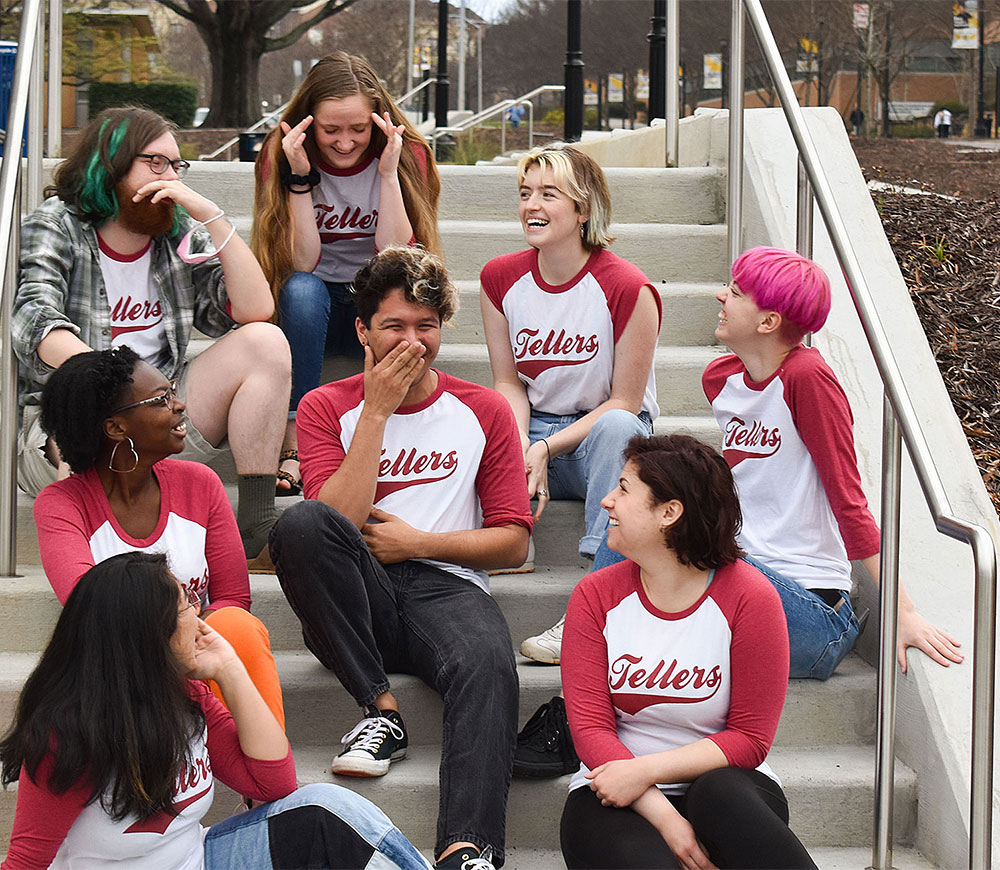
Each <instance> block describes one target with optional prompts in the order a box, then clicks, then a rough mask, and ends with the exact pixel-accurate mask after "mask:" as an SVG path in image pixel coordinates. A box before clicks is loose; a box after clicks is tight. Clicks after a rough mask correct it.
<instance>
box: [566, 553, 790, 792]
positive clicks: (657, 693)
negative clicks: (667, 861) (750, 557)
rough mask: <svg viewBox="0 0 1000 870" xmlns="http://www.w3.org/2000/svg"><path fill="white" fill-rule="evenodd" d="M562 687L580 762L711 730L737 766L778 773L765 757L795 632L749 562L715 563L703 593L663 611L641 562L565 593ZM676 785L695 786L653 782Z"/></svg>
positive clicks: (594, 762) (648, 749)
mask: <svg viewBox="0 0 1000 870" xmlns="http://www.w3.org/2000/svg"><path fill="white" fill-rule="evenodd" d="M562 644H563V645H562V652H563V655H562V684H563V692H564V694H565V697H566V710H567V714H568V716H569V724H570V730H571V732H572V735H573V744H574V746H575V747H576V751H577V754H578V755H579V756H580V759H581V762H582V763H581V765H580V770H579V771H578V772H577V773H576V774H575V775H574V777H573V779H572V780H571V782H570V786H569V787H570V790H571V791H572V790H573V789H575V788H580V787H581V786H584V785H588V784H589V780H588V779H586V777H585V774H587V773H589V772H590V771H591V770H593V769H594V768H596V767H598V766H599V765H601V764H604V763H605V762H608V761H613V760H616V759H623V758H634V757H637V756H640V755H650V754H652V753H656V752H665V751H667V750H669V749H677V748H679V747H682V746H687V745H689V744H691V743H695V742H696V741H698V740H702V739H705V738H707V739H708V740H711V741H713V742H714V743H715V744H716V745H717V746H718V747H719V749H721V750H722V752H723V753H724V754H725V756H726V759H727V760H728V761H729V764H730V766H731V767H743V768H747V769H757V770H759V771H760V772H761V773H764V774H766V775H767V776H770V777H771V778H772V779H774V780H775V781H776V782H777V781H778V778H777V776H775V774H774V773H773V772H772V771H771V769H770V768H769V767H768V766H767V763H766V761H765V758H766V757H767V753H768V750H769V749H770V748H771V742H772V741H773V740H774V733H775V731H776V730H777V728H778V719H779V718H780V716H781V708H782V706H783V705H784V703H785V693H786V691H787V690H788V629H787V627H786V625H785V612H784V610H782V607H781V599H780V598H779V597H778V593H777V591H776V590H775V589H774V587H773V586H772V585H771V584H770V583H769V582H768V581H767V579H766V578H765V577H764V576H763V575H762V574H761V573H760V571H758V570H757V569H756V568H754V567H753V566H752V565H750V564H748V563H747V562H744V561H738V562H734V563H732V564H730V565H725V566H723V567H722V568H718V569H717V570H715V571H713V572H712V574H711V576H710V579H709V583H708V586H707V587H706V589H705V591H704V593H703V594H702V595H701V597H700V598H699V599H698V600H697V601H696V602H694V604H692V605H691V606H690V607H688V608H687V609H686V610H683V611H681V612H679V613H666V612H664V611H662V610H659V609H657V608H656V607H655V606H654V605H653V604H652V602H650V600H649V598H648V596H647V595H646V592H645V590H644V589H643V585H642V580H641V579H640V571H639V566H638V565H636V564H635V563H634V562H631V561H628V560H626V561H624V562H619V563H617V564H615V565H611V566H609V567H607V568H604V569H602V570H600V571H595V572H594V573H593V574H589V575H587V576H586V577H584V578H583V580H581V581H580V583H579V584H578V585H577V587H576V589H574V590H573V594H572V595H571V596H570V599H569V607H568V608H567V611H566V626H565V629H564V630H563V640H562ZM657 786H658V787H659V788H661V789H663V790H664V791H665V792H667V793H668V794H681V793H683V792H685V791H686V790H687V787H688V783H682V782H673V783H658V784H657Z"/></svg>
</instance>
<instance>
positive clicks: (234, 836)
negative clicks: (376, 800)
mask: <svg viewBox="0 0 1000 870" xmlns="http://www.w3.org/2000/svg"><path fill="white" fill-rule="evenodd" d="M251 867H252V868H267V867H274V868H286V867H287V868H292V867H372V868H376V867H377V868H379V870H383V868H389V867H396V868H400V870H427V862H426V861H425V860H424V858H423V856H422V855H421V854H420V853H419V852H418V851H417V849H416V847H414V845H413V844H412V843H411V842H410V841H409V840H407V839H406V837H404V836H403V835H402V834H401V833H400V832H399V829H398V828H397V827H396V826H395V825H393V823H392V822H391V821H389V818H388V817H387V816H386V814H385V813H383V812H382V810H380V809H379V808H378V807H377V806H375V804H373V803H372V802H371V801H369V800H368V799H367V798H363V797H361V795H359V794H355V793H354V792H353V791H348V790H347V789H346V788H341V787H340V786H339V785H334V784H333V783H329V782H321V783H313V784H312V785H307V786H304V787H303V788H300V789H298V790H296V791H294V792H292V793H291V794H290V795H288V796H287V797H283V798H281V800H276V801H273V802H271V803H269V804H263V805H261V806H259V807H257V808H255V809H252V810H250V811H249V812H245V813H239V814H238V815H235V816H231V817H230V818H228V819H226V820H225V821H222V822H219V824H217V825H212V827H211V828H209V829H208V832H207V834H206V835H205V868H206V870H246V868H251Z"/></svg>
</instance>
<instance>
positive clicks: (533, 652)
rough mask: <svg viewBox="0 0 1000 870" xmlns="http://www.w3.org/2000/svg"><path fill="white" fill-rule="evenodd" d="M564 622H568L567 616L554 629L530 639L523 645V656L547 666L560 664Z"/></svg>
mask: <svg viewBox="0 0 1000 870" xmlns="http://www.w3.org/2000/svg"><path fill="white" fill-rule="evenodd" d="M564 622H566V616H565V614H563V616H562V618H561V619H560V620H559V621H558V622H557V623H556V624H555V625H553V626H552V628H549V629H546V630H545V631H543V632H542V633H541V634H539V635H536V636H535V637H529V638H528V639H527V640H526V641H525V642H524V643H522V644H521V655H523V656H526V657H527V658H529V659H534V660H535V661H536V662H542V663H543V664H547V665H557V664H559V653H560V652H561V651H562V635H563V623H564Z"/></svg>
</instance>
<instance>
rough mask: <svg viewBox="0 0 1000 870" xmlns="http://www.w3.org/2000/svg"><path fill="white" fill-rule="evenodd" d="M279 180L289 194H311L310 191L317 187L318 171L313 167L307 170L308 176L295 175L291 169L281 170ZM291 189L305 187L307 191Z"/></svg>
mask: <svg viewBox="0 0 1000 870" xmlns="http://www.w3.org/2000/svg"><path fill="white" fill-rule="evenodd" d="M279 178H280V179H281V183H282V184H283V185H284V186H285V187H286V188H287V189H288V192H289V193H312V189H313V188H314V187H316V186H318V185H319V170H318V169H316V168H315V167H313V168H312V169H310V170H309V174H308V175H296V174H295V173H293V172H292V171H291V169H285V168H282V170H281V172H280V173H279ZM293 187H305V188H307V189H306V190H292V188H293Z"/></svg>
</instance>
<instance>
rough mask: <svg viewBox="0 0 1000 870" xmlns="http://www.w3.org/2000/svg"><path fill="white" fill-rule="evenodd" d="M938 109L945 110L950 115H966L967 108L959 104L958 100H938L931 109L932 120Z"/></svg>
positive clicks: (967, 112) (963, 104)
mask: <svg viewBox="0 0 1000 870" xmlns="http://www.w3.org/2000/svg"><path fill="white" fill-rule="evenodd" d="M938 109H947V110H948V111H949V112H951V113H952V115H968V114H969V107H968V106H967V105H965V103H961V102H959V101H958V100H938V101H937V102H936V103H935V104H934V108H933V109H931V117H932V118H933V117H934V116H935V115H936V114H937V113H938Z"/></svg>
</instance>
